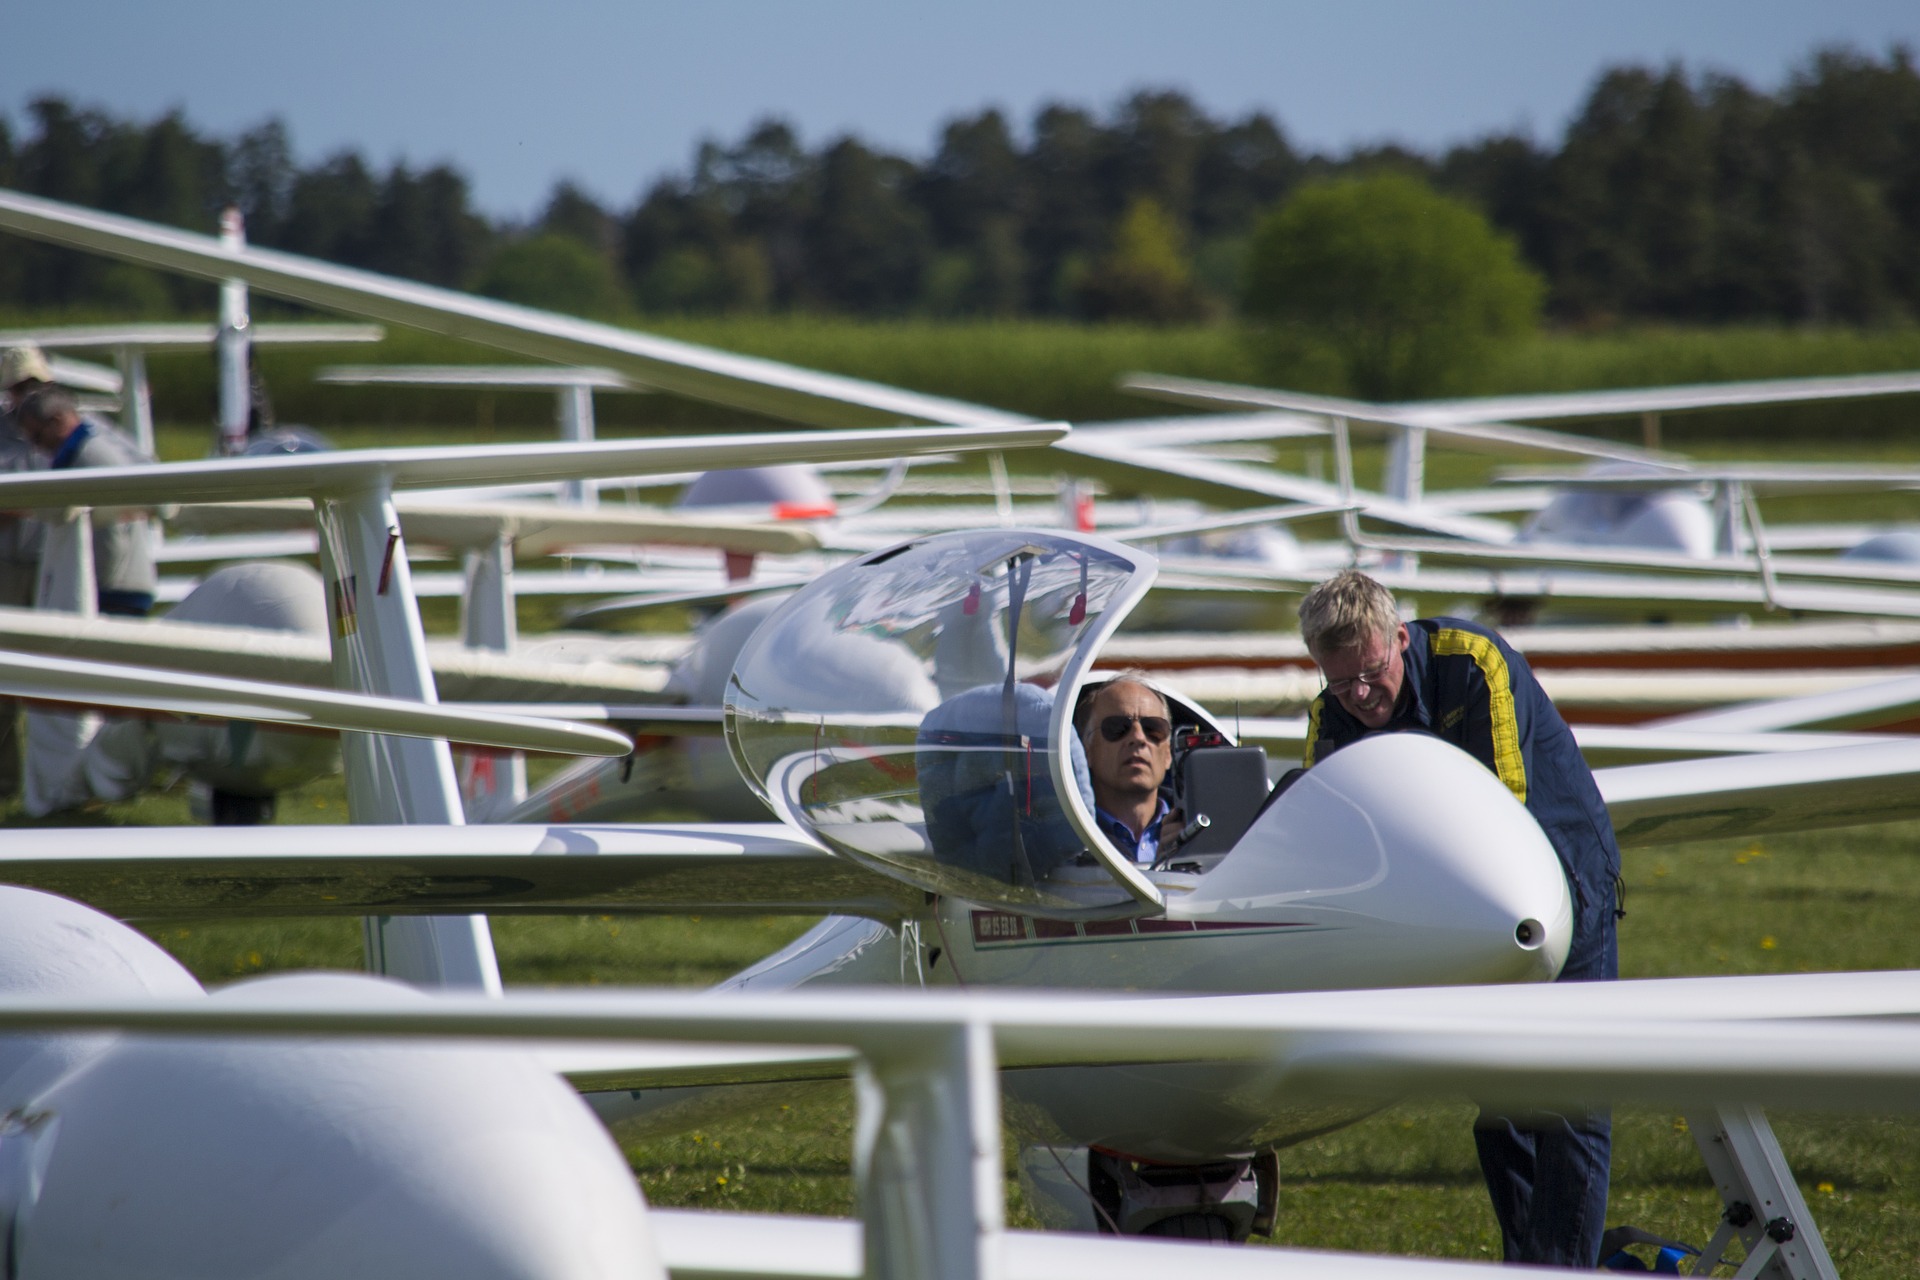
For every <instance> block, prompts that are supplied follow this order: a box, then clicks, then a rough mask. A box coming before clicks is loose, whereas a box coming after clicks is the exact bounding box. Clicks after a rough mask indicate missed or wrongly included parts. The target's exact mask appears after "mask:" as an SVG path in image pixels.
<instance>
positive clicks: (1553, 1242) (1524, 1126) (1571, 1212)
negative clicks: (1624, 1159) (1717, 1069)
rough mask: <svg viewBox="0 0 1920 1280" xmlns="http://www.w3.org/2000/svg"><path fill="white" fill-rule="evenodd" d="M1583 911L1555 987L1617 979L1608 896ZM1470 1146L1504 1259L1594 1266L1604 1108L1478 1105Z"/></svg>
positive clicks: (1601, 1211)
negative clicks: (1504, 1110)
mask: <svg viewBox="0 0 1920 1280" xmlns="http://www.w3.org/2000/svg"><path fill="white" fill-rule="evenodd" d="M1593 897H1596V898H1599V899H1601V900H1600V901H1598V902H1592V903H1590V905H1589V906H1588V907H1587V908H1586V909H1585V910H1582V911H1581V913H1580V915H1579V918H1578V919H1577V921H1576V923H1575V927H1574V931H1573V946H1572V948H1571V949H1570V951H1569V952H1568V954H1567V963H1566V966H1565V967H1564V968H1563V969H1561V971H1560V977H1559V981H1561V982H1603V981H1608V980H1611V979H1613V978H1617V977H1619V976H1620V950H1619V943H1618V939H1617V936H1616V934H1615V930H1614V923H1615V921H1614V915H1613V893H1612V886H1608V891H1607V892H1606V893H1605V894H1595V895H1593ZM1473 1144H1474V1146H1475V1148H1476V1149H1477V1150H1478V1151H1479V1153H1480V1173H1481V1175H1482V1176H1483V1177H1485V1178H1486V1180H1487V1196H1488V1198H1490V1199H1491V1200H1492V1201H1493V1214H1494V1217H1496V1218H1498V1219H1499V1221H1500V1241H1501V1246H1502V1251H1503V1253H1504V1255H1505V1258H1506V1261H1508V1262H1524V1263H1531V1264H1533V1265H1535V1266H1548V1267H1555V1266H1557V1267H1580V1268H1584V1269H1586V1270H1589V1271H1591V1270H1592V1269H1593V1268H1594V1267H1596V1266H1598V1265H1599V1264H1600V1234H1601V1232H1603V1231H1604V1230H1606V1218H1607V1170H1608V1167H1609V1165H1610V1163H1611V1160H1612V1154H1613V1115H1612V1112H1611V1111H1609V1110H1608V1109H1606V1108H1600V1109H1597V1110H1591V1111H1578V1112H1573V1113H1571V1114H1567V1115H1562V1114H1559V1113H1557V1112H1550V1111H1549V1112H1529V1113H1526V1114H1524V1115H1501V1114H1497V1113H1494V1112H1490V1111H1488V1110H1487V1109H1486V1108H1484V1107H1483V1108H1482V1109H1481V1111H1480V1118H1479V1119H1478V1120H1476V1121H1475V1122H1474V1126H1473Z"/></svg>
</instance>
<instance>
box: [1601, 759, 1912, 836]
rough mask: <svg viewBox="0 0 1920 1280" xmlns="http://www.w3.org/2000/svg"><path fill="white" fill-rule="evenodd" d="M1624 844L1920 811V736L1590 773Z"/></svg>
mask: <svg viewBox="0 0 1920 1280" xmlns="http://www.w3.org/2000/svg"><path fill="white" fill-rule="evenodd" d="M1595 781H1597V782H1598V783H1599V784H1600V794H1601V795H1602V796H1604V797H1605V798H1606V802H1607V811H1608V812H1609V813H1610V814H1611V815H1612V817H1613V827H1614V831H1615V833H1616V834H1617V835H1618V836H1619V838H1620V843H1621V845H1622V846H1623V847H1631V846H1634V845H1648V844H1670V843H1674V842H1676V841H1682V840H1706V839H1713V838H1717V837H1734V836H1738V837H1746V836H1755V835H1766V834H1770V833H1774V832H1780V831H1806V830H1812V829H1816V828H1821V827H1847V826H1856V825H1859V824H1862V823H1869V822H1896V821H1905V820H1907V819H1911V818H1915V817H1920V785H1916V784H1917V783H1920V742H1917V741H1915V740H1913V739H1904V738H1903V739H1888V740H1887V741H1886V742H1885V743H1884V744H1883V743H1880V742H1874V743H1871V744H1869V745H1865V746H1852V747H1834V748H1830V749H1827V750H1822V751H1784V752H1780V753H1777V754H1773V755H1749V756H1739V757H1723V758H1718V759H1711V760H1684V761H1679V762H1676V763H1672V764H1648V765H1628V766H1624V767H1621V768H1617V769H1603V770H1600V771H1599V772H1597V773H1596V774H1595Z"/></svg>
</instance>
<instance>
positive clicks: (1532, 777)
mask: <svg viewBox="0 0 1920 1280" xmlns="http://www.w3.org/2000/svg"><path fill="white" fill-rule="evenodd" d="M1300 635H1301V638H1302V639H1304V640H1305V641H1306V644H1307V651H1308V653H1310V654H1311V655H1312V656H1313V660H1314V663H1315V664H1316V665H1317V666H1318V667H1319V668H1320V674H1321V675H1322V676H1324V677H1325V678H1326V682H1327V687H1326V688H1325V689H1324V690H1322V691H1321V693H1320V696H1319V697H1317V698H1315V699H1314V700H1313V705H1312V706H1311V707H1310V708H1308V712H1307V724H1308V727H1307V742H1306V751H1305V759H1304V760H1303V762H1302V763H1304V764H1305V765H1306V766H1307V767H1308V768H1312V767H1313V765H1314V763H1315V762H1316V761H1318V760H1323V759H1325V758H1326V757H1327V756H1328V755H1330V754H1332V753H1333V752H1335V751H1338V750H1340V749H1341V748H1342V747H1345V746H1347V745H1348V744H1350V743H1353V742H1355V741H1357V740H1358V739H1361V738H1364V737H1366V736H1367V735H1369V734H1373V733H1391V732H1395V731H1399V730H1413V731H1417V732H1423V733H1431V734H1433V735H1434V736H1435V737H1438V738H1440V739H1441V740H1442V741H1445V742H1449V743H1451V744H1453V745H1454V746H1456V747H1459V748H1460V749H1461V750H1463V751H1465V752H1467V753H1468V754H1469V755H1471V756H1473V757H1474V758H1475V759H1477V760H1479V761H1480V762H1481V763H1482V764H1484V765H1485V766H1486V767H1487V768H1488V769H1489V770H1491V771H1492V772H1493V773H1494V775H1495V776H1497V777H1498V778H1499V779H1500V781H1501V782H1503V783H1505V784H1506V785H1507V787H1508V788H1509V789H1510V790H1511V791H1512V792H1513V794H1514V797H1515V798H1516V799H1518V800H1519V801H1520V803H1522V804H1524V805H1525V806H1526V807H1527V811H1528V812H1529V813H1531V814H1532V815H1533V816H1534V819H1535V820H1536V821H1538V822H1539V823H1540V827H1541V829H1542V830H1543V831H1544V832H1545V833H1546V836H1547V839H1548V841H1550V842H1551V843H1552V845H1553V849H1554V852H1555V853H1556V854H1557V855H1558V856H1559V859H1560V865H1561V869H1562V870H1563V871H1565V873H1566V877H1567V887H1568V889H1569V890H1570V891H1571V893H1572V896H1573V902H1574V926H1573V939H1572V942H1571V944H1570V947H1569V949H1568V952H1567V960H1566V963H1565V965H1564V966H1562V968H1561V970H1560V978H1559V980H1560V981H1561V982H1593V981H1601V980H1605V979H1609V978H1616V977H1618V976H1619V974H1620V965H1619V942H1618V938H1617V936H1616V933H1615V921H1616V919H1617V918H1618V915H1619V912H1618V911H1617V903H1618V896H1617V888H1616V886H1617V884H1618V880H1619V876H1620V846H1619V843H1618V842H1617V841H1616V840H1615V839H1614V835H1613V824H1612V822H1611V821H1610V820H1609V819H1608V816H1607V806H1606V802H1605V801H1604V800H1603V799H1602V798H1601V796H1600V789H1599V787H1598V786H1596V785H1595V784H1594V780H1593V773H1592V772H1591V771H1590V770H1589V769H1588V768H1587V764H1586V761H1585V760H1583V759H1582V758H1581V755H1580V748H1579V745H1578V744H1577V743H1576V742H1575V741H1574V740H1573V733H1572V732H1571V731H1570V730H1569V729H1568V728H1567V724H1566V721H1564V720H1562V719H1561V718H1560V713H1559V712H1558V711H1556V710H1555V709H1554V706H1553V703H1552V702H1551V701H1549V700H1548V698H1547V695H1546V693H1545V691H1544V690H1542V689H1541V687H1540V682H1539V681H1538V680H1536V679H1535V678H1534V675H1533V671H1532V669H1531V668H1530V667H1528V665H1527V660H1526V659H1525V658H1524V657H1522V656H1521V655H1520V654H1519V653H1518V652H1516V651H1515V650H1514V648H1513V647H1512V646H1511V645H1509V644H1508V643H1507V642H1506V641H1505V640H1503V639H1501V637H1500V636H1499V634H1498V633H1497V632H1494V631H1493V630H1491V629H1489V628H1487V627H1483V626H1480V625H1479V624H1477V623H1473V622H1468V621H1464V620H1462V619H1459V618H1424V619H1417V620H1415V621H1413V622H1410V623H1407V622H1402V621H1401V620H1400V614H1399V609H1398V606H1397V605H1396V604H1395V603H1394V599H1393V594H1392V592H1390V591H1388V590H1387V588H1386V587H1384V586H1382V585H1381V584H1380V583H1378V582H1376V581H1374V580H1373V579H1372V578H1369V577H1368V576H1367V575H1366V574H1364V573H1361V572H1360V571H1359V570H1357V569H1348V570H1346V571H1345V572H1343V573H1339V574H1336V575H1335V576H1334V577H1332V578H1329V579H1328V580H1327V581H1325V582H1323V583H1321V584H1320V585H1319V586H1317V587H1315V588H1314V589H1313V590H1312V591H1310V592H1308V593H1307V596H1306V598H1305V599H1304V600H1302V601H1301V602H1300ZM1474 1145H1475V1146H1476V1147H1477V1148H1478V1150H1479V1154H1480V1169H1481V1172H1482V1173H1483V1174H1484V1175H1485V1177H1486V1180H1487V1193H1488V1195H1489V1197H1490V1198H1491V1199H1492V1201H1493V1208H1494V1215H1495V1216H1496V1217H1497V1218H1498V1219H1499V1220H1500V1234H1501V1238H1502V1241H1503V1245H1504V1252H1505V1255H1506V1260H1507V1261H1508V1262H1522V1263H1531V1264H1534V1265H1544V1266H1565V1267H1578V1268H1581V1269H1586V1270H1591V1269H1592V1268H1593V1267H1594V1266H1595V1265H1597V1264H1598V1261H1599V1251H1600V1235H1601V1232H1602V1231H1603V1230H1604V1229H1605V1225H1606V1224H1605V1218H1606V1211H1607V1174H1608V1169H1609V1166H1610V1163H1611V1159H1612V1126H1611V1121H1610V1118H1609V1116H1608V1113H1607V1111H1606V1110H1605V1109H1604V1108H1599V1109H1594V1110H1587V1111H1579V1110H1573V1111H1567V1112H1564V1113H1563V1112H1539V1113H1534V1114H1529V1115H1507V1114H1501V1113H1497V1112H1494V1111H1489V1110H1483V1111H1482V1112H1481V1115H1480V1118H1479V1120H1478V1121H1477V1122H1476V1123H1475V1125H1474Z"/></svg>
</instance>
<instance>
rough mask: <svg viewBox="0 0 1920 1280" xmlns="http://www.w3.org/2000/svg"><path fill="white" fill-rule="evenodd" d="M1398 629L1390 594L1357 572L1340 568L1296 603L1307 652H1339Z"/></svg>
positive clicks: (1398, 610)
mask: <svg viewBox="0 0 1920 1280" xmlns="http://www.w3.org/2000/svg"><path fill="white" fill-rule="evenodd" d="M1399 626H1400V609H1399V606H1398V605H1396V604H1395V603H1394V601H1393V592H1391V591H1389V590H1387V589H1386V588H1385V587H1383V586H1381V585H1380V584H1379V583H1377V582H1375V581H1374V580H1373V579H1372V578H1369V577H1368V576H1367V575H1366V574H1364V573H1362V572H1360V571H1359V570H1358V569H1342V570H1341V571H1340V572H1339V573H1336V574H1335V575H1334V576H1333V577H1331V578H1328V579H1327V580H1326V581H1325V582H1323V583H1321V584H1320V585H1319V586H1317V587H1315V588H1314V589H1313V590H1311V591H1309V592H1307V596H1306V599H1304V600H1302V601H1301V602H1300V638H1301V639H1302V640H1305V641H1306V642H1307V652H1309V653H1340V652H1343V651H1345V650H1347V649H1353V648H1358V647H1360V646H1362V645H1364V644H1366V642H1367V641H1369V640H1371V639H1373V638H1375V637H1376V636H1377V637H1380V638H1382V639H1385V638H1388V637H1391V636H1392V635H1393V634H1394V632H1395V630H1396V629H1397V628H1398V627H1399Z"/></svg>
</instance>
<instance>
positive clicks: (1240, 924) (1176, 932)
mask: <svg viewBox="0 0 1920 1280" xmlns="http://www.w3.org/2000/svg"><path fill="white" fill-rule="evenodd" d="M1324 927H1325V926H1323V925H1321V924H1320V923H1319V922H1317V921H1313V920H1086V921H1077V920H1042V919H1040V918H1039V917H1037V916H1023V915H1016V914H1015V913H1013V912H1011V911H975V912H974V913H973V946H974V950H976V951H991V950H998V949H1000V948H1003V947H1051V946H1059V945H1062V944H1068V943H1078V942H1116V941H1120V940H1123V939H1142V938H1180V937H1191V936H1193V935H1194V934H1209V935H1214V936H1218V935H1221V934H1230V933H1231V934H1247V933H1288V932H1292V931H1295V930H1299V929H1318V928H1324Z"/></svg>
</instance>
